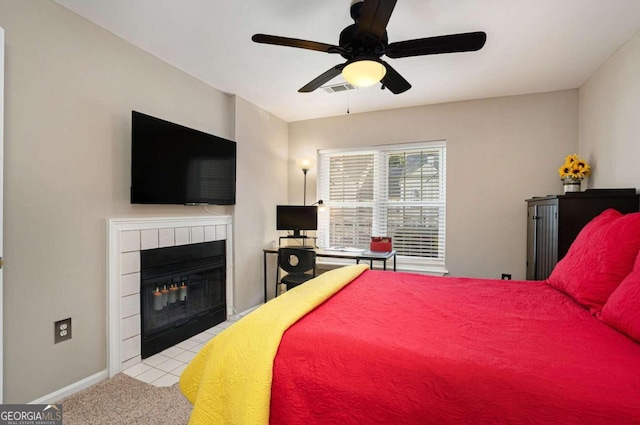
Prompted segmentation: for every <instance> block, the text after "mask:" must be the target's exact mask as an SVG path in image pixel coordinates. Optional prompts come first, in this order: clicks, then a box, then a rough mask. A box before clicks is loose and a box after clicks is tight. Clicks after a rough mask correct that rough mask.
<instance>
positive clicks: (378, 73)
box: [342, 59, 387, 87]
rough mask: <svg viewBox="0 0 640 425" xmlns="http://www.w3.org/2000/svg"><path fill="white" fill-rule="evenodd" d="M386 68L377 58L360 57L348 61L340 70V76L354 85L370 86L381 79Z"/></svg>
mask: <svg viewBox="0 0 640 425" xmlns="http://www.w3.org/2000/svg"><path fill="white" fill-rule="evenodd" d="M386 73H387V68H386V67H385V66H384V65H383V64H382V63H381V62H380V61H377V60H373V59H360V60H356V61H353V62H351V63H349V64H348V65H347V66H345V67H344V69H343V70H342V77H343V78H344V79H345V80H347V82H349V83H351V84H352V85H354V86H356V87H370V86H372V85H374V84H376V83H378V82H380V80H382V79H383V78H384V76H385V74H386Z"/></svg>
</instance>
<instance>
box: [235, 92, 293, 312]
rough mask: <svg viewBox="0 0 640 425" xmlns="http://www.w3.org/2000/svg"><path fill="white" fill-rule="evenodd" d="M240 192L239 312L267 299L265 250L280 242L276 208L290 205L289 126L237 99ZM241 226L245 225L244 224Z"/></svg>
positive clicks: (237, 249) (237, 243)
mask: <svg viewBox="0 0 640 425" xmlns="http://www.w3.org/2000/svg"><path fill="white" fill-rule="evenodd" d="M236 137H237V138H238V140H242V142H243V143H242V144H241V145H239V146H238V187H242V188H243V190H242V191H239V192H238V198H237V200H236V207H235V208H236V211H235V222H236V223H239V225H237V226H235V229H234V232H235V237H234V240H235V247H234V248H235V257H236V258H242V259H243V263H242V265H241V266H240V265H238V266H237V267H236V268H235V272H236V275H235V281H236V293H235V305H236V309H237V310H238V311H239V312H242V311H245V310H247V309H249V308H251V307H254V306H256V305H258V304H260V303H262V302H263V301H264V295H263V294H264V286H263V265H262V261H263V259H262V248H264V247H266V246H271V241H273V240H275V239H277V236H278V233H277V232H276V207H275V206H276V205H277V204H286V203H287V190H286V187H287V151H288V150H287V124H286V123H285V122H284V121H282V120H280V119H279V118H276V117H275V116H273V115H272V114H270V113H268V112H265V111H264V110H262V109H260V108H258V107H257V106H255V105H253V104H251V103H249V102H247V101H246V100H244V99H242V98H240V97H236ZM240 224H241V225H240Z"/></svg>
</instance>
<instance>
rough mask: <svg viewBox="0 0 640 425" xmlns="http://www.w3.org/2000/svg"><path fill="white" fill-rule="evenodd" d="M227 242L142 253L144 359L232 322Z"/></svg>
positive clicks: (141, 290) (141, 292)
mask: <svg viewBox="0 0 640 425" xmlns="http://www.w3.org/2000/svg"><path fill="white" fill-rule="evenodd" d="M225 251H226V249H225V241H213V242H204V243H198V244H192V245H183V246H172V247H166V248H158V249H150V250H145V251H140V263H141V264H140V265H141V276H140V285H141V287H140V304H141V305H140V311H141V317H142V319H141V320H142V358H143V359H144V358H147V357H149V356H152V355H154V354H156V353H159V352H160V351H163V350H165V349H167V348H169V347H172V346H174V345H176V344H178V343H180V342H182V341H184V340H186V339H189V338H191V337H192V336H194V335H197V334H199V333H201V332H203V331H204V330H206V329H209V328H210V327H212V326H215V325H217V324H219V323H222V322H224V321H225V320H226V316H227V310H226V255H225Z"/></svg>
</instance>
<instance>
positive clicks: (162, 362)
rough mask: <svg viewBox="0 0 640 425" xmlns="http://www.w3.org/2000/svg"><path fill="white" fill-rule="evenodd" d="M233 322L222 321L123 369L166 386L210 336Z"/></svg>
mask: <svg viewBox="0 0 640 425" xmlns="http://www.w3.org/2000/svg"><path fill="white" fill-rule="evenodd" d="M232 323H233V322H229V321H226V322H222V323H220V324H219V325H216V326H214V327H212V328H211V329H207V330H206V331H204V332H202V333H200V334H198V335H196V336H193V337H191V338H189V339H187V340H186V341H182V342H181V343H179V344H177V345H174V346H173V347H171V348H167V349H166V350H164V351H162V352H160V353H158V354H155V355H153V356H151V357H148V358H146V359H144V360H142V362H141V363H138V364H136V365H134V366H131V367H130V368H128V369H126V370H124V371H123V373H126V374H127V375H129V376H131V377H132V378H136V379H138V380H140V381H142V382H146V383H147V384H151V385H155V386H156V387H168V386H170V385H173V384H175V383H176V382H178V380H179V379H180V374H181V373H182V371H183V370H184V368H185V367H187V363H189V362H190V361H191V359H192V358H193V357H194V356H195V355H196V353H197V352H198V351H199V350H200V349H201V348H202V347H203V346H204V344H206V343H207V342H208V341H209V340H210V339H211V338H213V337H214V336H216V335H218V334H219V333H220V332H222V331H223V330H224V329H226V328H228V327H229V326H231V324H232Z"/></svg>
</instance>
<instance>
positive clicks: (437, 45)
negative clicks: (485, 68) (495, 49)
mask: <svg viewBox="0 0 640 425" xmlns="http://www.w3.org/2000/svg"><path fill="white" fill-rule="evenodd" d="M486 41H487V34H485V33H484V32H482V31H478V32H469V33H464V34H452V35H442V36H439V37H427V38H417V39H415V40H407V41H399V42H397V43H391V44H389V47H388V48H387V50H386V52H385V54H386V55H387V56H388V57H390V58H392V59H397V58H406V57H409V56H422V55H436V54H439V53H457V52H472V51H476V50H480V49H482V46H484V43H485V42H486Z"/></svg>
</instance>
